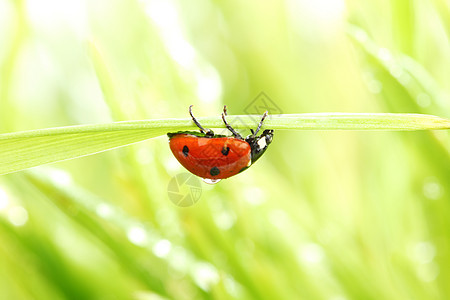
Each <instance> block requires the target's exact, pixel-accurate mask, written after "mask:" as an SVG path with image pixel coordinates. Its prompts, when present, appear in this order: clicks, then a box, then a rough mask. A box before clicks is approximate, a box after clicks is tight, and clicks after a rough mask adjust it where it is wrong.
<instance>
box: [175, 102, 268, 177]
mask: <svg viewBox="0 0 450 300" xmlns="http://www.w3.org/2000/svg"><path fill="white" fill-rule="evenodd" d="M189 114H190V115H191V117H192V121H194V123H195V125H197V127H198V128H199V129H200V132H196V131H180V132H175V133H168V134H167V136H168V137H169V146H170V150H172V153H173V155H174V156H175V158H176V159H177V160H178V161H179V162H180V163H181V164H182V165H183V166H184V167H185V168H186V169H187V170H189V171H190V172H191V173H193V174H195V175H197V176H199V177H201V178H203V179H204V180H205V182H207V183H216V182H218V181H220V180H221V179H225V178H229V177H231V176H234V175H236V174H238V173H241V172H242V171H244V170H246V169H247V168H248V167H250V165H252V164H253V163H255V161H257V160H258V159H259V158H260V157H261V156H262V155H263V153H264V152H265V151H266V150H267V147H268V146H269V144H270V143H271V142H272V138H273V130H272V129H267V130H264V131H263V133H262V134H261V135H259V136H258V135H257V134H258V132H259V130H260V129H261V126H262V124H263V122H264V119H265V118H266V117H267V115H268V113H267V111H266V112H265V113H264V114H263V116H262V118H261V121H260V122H259V124H258V127H257V128H256V130H255V131H253V129H250V130H251V133H252V134H251V135H249V136H247V137H246V138H245V139H244V138H243V137H242V136H241V135H240V134H239V133H237V132H236V131H235V130H234V129H233V127H231V126H230V125H229V124H228V122H227V120H226V115H227V107H226V105H225V106H224V107H223V113H222V120H223V122H224V123H225V126H226V127H227V129H228V130H229V131H231V133H232V135H233V136H225V135H220V134H214V132H213V131H212V130H211V129H205V128H203V127H202V126H201V125H200V123H199V122H198V121H197V119H196V118H195V117H194V115H193V114H192V105H191V106H189Z"/></svg>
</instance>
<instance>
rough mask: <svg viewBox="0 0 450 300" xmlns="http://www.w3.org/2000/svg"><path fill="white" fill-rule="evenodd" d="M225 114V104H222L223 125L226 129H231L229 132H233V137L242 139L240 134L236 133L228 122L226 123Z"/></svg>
mask: <svg viewBox="0 0 450 300" xmlns="http://www.w3.org/2000/svg"><path fill="white" fill-rule="evenodd" d="M226 115H227V106H226V105H224V106H223V113H222V120H223V122H224V123H225V126H226V127H227V129H228V130H229V131H231V133H232V134H233V136H234V137H235V138H238V139H241V140H243V138H242V136H241V135H240V134H239V133H237V132H236V130H234V128H233V127H231V125H230V124H228V122H227V120H226V119H225V116H226Z"/></svg>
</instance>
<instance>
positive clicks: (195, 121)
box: [189, 105, 214, 136]
mask: <svg viewBox="0 0 450 300" xmlns="http://www.w3.org/2000/svg"><path fill="white" fill-rule="evenodd" d="M192 106H194V105H191V106H189V114H190V115H191V117H192V121H194V123H195V125H197V127H198V128H200V132H201V133H204V134H206V135H207V136H214V132H213V131H212V130H211V129H208V128H206V129H205V128H203V126H202V125H200V123H199V122H198V121H197V119H196V118H195V117H194V115H193V114H192Z"/></svg>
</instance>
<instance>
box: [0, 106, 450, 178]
mask: <svg viewBox="0 0 450 300" xmlns="http://www.w3.org/2000/svg"><path fill="white" fill-rule="evenodd" d="M258 120H259V116H258V117H256V116H248V115H247V116H229V121H230V122H231V124H232V125H233V126H234V127H235V128H237V129H242V128H254V127H255V126H256V124H257V122H258ZM199 121H200V122H201V123H202V124H203V126H205V127H212V128H223V127H224V126H223V123H222V120H221V119H220V117H214V118H211V117H210V118H199ZM264 125H265V127H266V128H271V129H297V130H430V129H450V120H447V119H443V118H439V117H436V116H430V115H418V114H347V113H316V114H291V115H281V116H271V117H270V119H267V120H266V122H265V124H264ZM189 129H196V127H195V125H194V123H193V122H192V120H190V119H164V120H142V121H126V122H116V123H109V124H97V125H79V126H68V127H59V128H48V129H40V130H31V131H23V132H16V133H5V134H0V175H1V174H7V173H11V172H16V171H20V170H24V169H27V168H31V167H35V166H39V165H43V164H47V163H51V162H57V161H62V160H66V159H71V158H76V157H80V156H85V155H90V154H95V153H98V152H102V151H106V150H110V149H114V148H117V147H121V146H125V145H129V144H132V143H136V142H140V141H143V140H146V139H150V138H154V137H157V136H161V135H164V134H166V133H167V132H174V131H182V130H189Z"/></svg>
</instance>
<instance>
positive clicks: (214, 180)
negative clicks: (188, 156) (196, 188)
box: [202, 178, 222, 184]
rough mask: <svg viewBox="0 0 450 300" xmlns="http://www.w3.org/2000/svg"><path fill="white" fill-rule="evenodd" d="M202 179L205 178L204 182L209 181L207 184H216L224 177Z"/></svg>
mask: <svg viewBox="0 0 450 300" xmlns="http://www.w3.org/2000/svg"><path fill="white" fill-rule="evenodd" d="M202 180H203V182H204V183H207V184H216V183H218V182H219V181H221V180H222V179H210V178H202Z"/></svg>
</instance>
